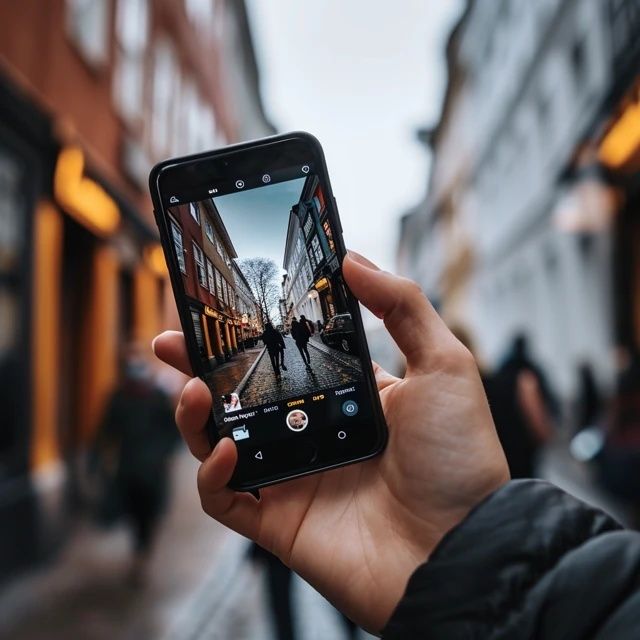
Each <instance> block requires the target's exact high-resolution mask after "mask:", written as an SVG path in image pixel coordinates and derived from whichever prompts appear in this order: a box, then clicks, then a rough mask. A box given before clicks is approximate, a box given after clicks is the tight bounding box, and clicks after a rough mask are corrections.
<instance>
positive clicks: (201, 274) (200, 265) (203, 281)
mask: <svg viewBox="0 0 640 640" xmlns="http://www.w3.org/2000/svg"><path fill="white" fill-rule="evenodd" d="M193 261H194V262H195V265H196V272H197V274H198V282H199V283H200V285H201V286H203V287H204V288H205V289H206V288H207V273H206V271H205V268H204V254H203V253H202V249H201V248H200V247H199V246H198V245H197V244H196V243H195V242H194V243H193Z"/></svg>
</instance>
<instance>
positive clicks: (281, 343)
mask: <svg viewBox="0 0 640 640" xmlns="http://www.w3.org/2000/svg"><path fill="white" fill-rule="evenodd" d="M278 333H279V334H280V341H279V343H278V344H279V347H278V351H279V353H280V368H281V369H282V370H283V371H286V370H287V366H286V365H285V363H284V350H285V349H286V348H287V345H286V343H285V341H284V336H283V335H282V331H278Z"/></svg>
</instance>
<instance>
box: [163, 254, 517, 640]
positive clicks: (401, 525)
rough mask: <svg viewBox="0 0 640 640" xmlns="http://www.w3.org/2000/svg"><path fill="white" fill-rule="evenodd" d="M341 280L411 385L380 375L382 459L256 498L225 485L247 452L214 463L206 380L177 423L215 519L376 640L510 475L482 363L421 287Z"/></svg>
mask: <svg viewBox="0 0 640 640" xmlns="http://www.w3.org/2000/svg"><path fill="white" fill-rule="evenodd" d="M343 274H344V277H345V280H346V281H347V284H348V285H349V287H350V289H351V291H352V292H353V293H354V295H355V296H356V297H357V298H358V299H359V300H360V301H361V302H362V304H364V305H365V306H366V307H368V308H369V309H370V310H371V311H373V312H374V313H375V314H376V315H377V316H378V317H380V318H384V322H385V325H386V327H387V329H388V330H389V332H390V333H391V335H392V336H393V338H394V339H395V341H396V342H397V344H398V346H399V347H400V349H401V350H402V352H403V353H404V355H405V356H406V359H407V372H406V375H405V377H404V378H396V377H394V376H391V375H389V374H388V373H386V372H385V371H383V370H382V369H381V368H380V367H379V366H377V365H376V366H375V372H376V379H377V384H378V389H379V391H380V398H381V401H382V406H383V409H384V413H385V416H386V420H387V424H388V426H389V443H388V446H387V448H386V450H385V452H384V453H383V454H382V455H381V456H378V457H377V458H374V459H372V460H368V461H366V462H363V463H360V464H354V465H350V466H347V467H344V468H342V469H336V470H333V471H327V472H324V473H319V474H315V475H312V476H308V477H305V478H300V479H297V480H292V481H289V482H285V483H283V484H280V485H276V486H272V487H267V488H265V489H262V490H261V491H260V497H261V499H260V500H259V501H258V500H256V499H255V498H254V497H253V496H251V495H248V494H245V493H236V492H234V491H232V490H230V489H228V488H227V487H226V484H227V483H228V482H229V479H230V478H231V475H232V473H233V469H234V467H235V464H236V460H237V452H236V447H235V444H234V442H233V441H232V440H230V439H229V438H224V439H222V440H221V441H220V442H219V443H218V444H217V445H216V447H215V449H214V451H213V452H210V447H209V443H208V440H207V435H206V433H205V431H204V424H205V420H206V418H207V416H208V414H209V411H210V409H211V395H210V393H209V390H208V389H207V387H206V385H205V384H204V383H203V382H202V381H200V380H199V379H192V380H191V381H190V382H189V383H188V384H187V386H186V387H185V389H184V392H183V394H182V399H181V402H180V405H179V407H178V410H177V413H176V420H177V422H178V426H179V428H180V430H181V432H182V435H183V436H184V438H185V440H186V441H187V444H188V445H189V448H190V449H191V451H192V452H193V454H194V455H195V456H196V457H197V458H199V459H200V460H201V461H202V465H201V467H200V470H199V473H198V487H199V491H200V497H201V500H202V505H203V508H204V510H205V511H206V512H207V513H208V514H209V515H211V516H212V517H213V518H215V519H216V520H218V521H220V522H222V523H223V524H225V525H227V526H228V527H230V528H232V529H234V530H235V531H237V532H239V533H241V534H242V535H245V536H247V537H249V538H251V539H252V540H255V541H256V542H257V543H258V544H260V545H261V546H263V547H264V548H266V549H268V550H269V551H271V552H273V553H274V554H275V555H277V556H278V557H279V558H280V559H281V560H282V561H283V562H284V563H285V564H287V565H288V566H290V567H291V568H292V569H293V570H294V571H295V572H296V573H298V574H299V575H300V576H302V577H303V578H304V579H305V580H307V581H308V582H309V583H310V584H312V585H313V586H314V587H315V588H316V589H318V591H320V593H322V594H323V595H325V596H326V597H327V598H328V599H329V600H331V601H332V602H333V603H334V605H335V606H336V607H338V608H339V609H340V610H342V611H343V612H344V613H345V614H346V615H347V616H349V617H350V618H351V619H352V620H354V621H355V622H356V623H358V624H360V625H361V626H362V627H364V628H365V629H367V630H369V631H372V632H373V633H379V632H380V631H381V630H382V628H383V627H384V625H385V624H386V622H387V620H388V619H389V617H390V616H391V614H392V612H393V610H394V608H395V606H396V605H397V603H398V601H399V600H400V598H401V597H402V594H403V592H404V589H405V587H406V584H407V580H408V579H409V577H410V575H411V573H412V572H413V571H414V570H415V569H416V568H417V567H418V566H419V565H420V564H422V563H423V562H425V561H426V560H427V558H428V557H429V555H430V553H431V552H432V551H433V549H434V547H435V546H436V545H437V544H438V542H439V541H440V539H441V538H442V536H443V535H444V534H445V533H446V532H447V531H449V530H450V529H451V528H452V527H454V526H455V525H456V524H457V523H459V522H460V521H461V520H462V519H463V518H464V517H465V516H466V514H467V513H468V512H469V510H470V509H471V508H472V507H474V506H475V505H476V504H478V502H480V501H481V500H482V499H483V498H484V497H485V496H487V495H488V494H489V493H491V492H493V491H494V490H495V489H497V488H498V487H500V486H501V485H502V484H504V483H505V482H507V481H508V479H509V473H508V469H507V463H506V461H505V458H504V455H503V452H502V449H501V448H500V444H499V442H498V439H497V436H496V433H495V428H494V425H493V421H492V419H491V414H490V412H489V407H488V405H487V400H486V397H485V394H484V390H483V387H482V383H481V381H480V376H479V374H478V370H477V367H476V364H475V361H474V359H473V357H472V355H471V354H470V353H469V351H468V350H467V349H466V348H465V347H464V346H462V344H461V343H460V342H458V341H457V340H456V339H455V338H454V336H453V335H452V334H451V332H450V331H449V330H448V329H447V327H446V326H445V324H444V323H443V322H442V320H441V319H440V317H439V316H438V315H437V313H436V312H435V310H434V309H433V307H432V306H431V305H430V303H429V302H428V301H427V299H426V298H425V296H424V295H423V293H422V292H421V290H420V289H419V288H418V286H417V285H416V284H414V283H412V282H410V281H408V280H406V279H403V278H398V277H396V276H393V275H391V274H389V273H386V272H383V271H380V270H379V269H378V268H377V267H375V265H373V264H372V263H370V262H369V261H367V260H366V259H365V258H362V257H361V256H358V255H357V254H352V253H350V254H349V256H348V257H347V258H345V260H344V263H343ZM154 348H155V351H156V353H157V355H158V356H159V357H160V358H162V359H163V360H165V361H166V362H168V363H169V364H172V365H173V366H175V367H177V368H179V369H181V370H182V371H185V372H188V371H189V365H188V360H187V355H186V351H185V346H184V341H183V338H182V336H181V334H179V333H176V332H168V333H165V334H163V335H161V336H160V337H159V338H157V339H156V341H155V345H154Z"/></svg>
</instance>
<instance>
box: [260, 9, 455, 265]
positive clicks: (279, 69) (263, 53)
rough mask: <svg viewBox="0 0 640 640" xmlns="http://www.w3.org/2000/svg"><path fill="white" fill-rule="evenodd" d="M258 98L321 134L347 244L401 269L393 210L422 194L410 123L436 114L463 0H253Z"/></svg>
mask: <svg viewBox="0 0 640 640" xmlns="http://www.w3.org/2000/svg"><path fill="white" fill-rule="evenodd" d="M247 5H248V8H249V12H250V18H251V22H252V31H253V35H254V39H255V45H256V51H257V55H258V63H259V65H260V72H261V76H262V93H263V99H264V102H265V107H266V110H267V113H268V115H269V117H270V118H271V120H272V121H273V123H274V124H275V125H276V126H277V127H278V129H279V130H280V131H291V130H295V129H302V130H306V131H309V132H310V133H313V134H314V135H316V136H317V137H318V138H319V139H320V142H321V143H322V145H323V147H324V150H325V154H326V156H327V164H328V166H329V173H330V176H331V182H332V185H333V189H334V192H335V194H336V199H337V201H338V207H339V209H340V214H341V218H342V226H343V228H344V234H345V239H346V243H347V246H350V247H351V248H353V249H356V250H357V251H360V252H361V253H364V254H365V255H367V256H368V257H370V258H371V259H373V260H375V261H376V262H378V263H379V264H380V265H381V266H382V267H384V268H386V269H393V268H394V259H395V245H396V240H397V231H398V224H397V220H398V217H399V216H400V215H401V214H402V213H404V212H405V211H406V210H407V209H408V208H409V207H411V206H412V205H414V204H415V203H416V202H418V200H419V199H420V198H421V197H422V196H423V195H424V192H425V189H426V184H427V177H428V158H427V154H426V153H425V151H424V148H423V147H422V146H421V145H420V143H419V142H417V140H416V138H415V130H416V128H418V127H421V126H424V125H431V124H433V123H434V122H435V121H436V120H437V118H438V115H439V112H440V106H441V100H442V92H443V89H444V83H445V74H446V70H445V65H444V46H445V44H446V38H447V35H448V32H449V30H450V29H451V27H452V26H453V23H454V21H455V18H456V17H457V16H458V14H459V11H460V9H461V6H462V3H461V2H460V1H459V0H399V1H398V2H386V1H385V2H383V1H382V0H348V1H345V0H315V1H314V2H300V1H299V0H268V1H266V2H265V1H264V0H248V1H247Z"/></svg>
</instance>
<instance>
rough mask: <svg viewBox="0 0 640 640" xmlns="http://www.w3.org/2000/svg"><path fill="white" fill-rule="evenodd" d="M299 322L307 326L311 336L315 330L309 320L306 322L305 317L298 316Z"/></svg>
mask: <svg viewBox="0 0 640 640" xmlns="http://www.w3.org/2000/svg"><path fill="white" fill-rule="evenodd" d="M300 322H301V323H302V324H304V325H306V326H307V328H308V329H309V335H310V336H312V335H313V334H314V333H315V332H316V328H315V326H314V324H313V322H311V320H307V319H306V318H305V316H300Z"/></svg>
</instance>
